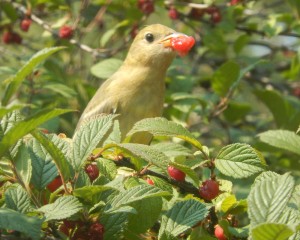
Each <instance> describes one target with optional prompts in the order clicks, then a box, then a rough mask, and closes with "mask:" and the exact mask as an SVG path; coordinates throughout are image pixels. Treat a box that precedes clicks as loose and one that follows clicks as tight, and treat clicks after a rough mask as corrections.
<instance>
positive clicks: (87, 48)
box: [7, 0, 110, 57]
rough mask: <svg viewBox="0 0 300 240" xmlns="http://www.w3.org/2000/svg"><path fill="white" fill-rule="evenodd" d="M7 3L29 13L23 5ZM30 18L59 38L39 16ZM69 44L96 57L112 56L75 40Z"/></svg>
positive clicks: (105, 51) (24, 12)
mask: <svg viewBox="0 0 300 240" xmlns="http://www.w3.org/2000/svg"><path fill="white" fill-rule="evenodd" d="M7 2H9V3H11V4H12V5H13V6H14V7H15V8H16V9H17V10H18V11H20V12H22V13H23V14H26V13H27V9H26V8H25V7H24V6H23V5H21V4H19V3H16V2H12V1H10V0H9V1H7ZM30 16H31V20H32V21H34V22H35V23H37V24H38V25H40V26H42V27H43V28H44V29H45V30H46V31H48V32H50V33H51V34H52V35H53V36H55V37H57V38H58V37H59V36H58V34H57V33H56V31H55V30H53V29H52V28H51V26H50V25H49V24H48V23H46V22H44V21H43V20H42V19H41V18H39V17H38V16H36V15H34V14H31V15H30ZM69 42H70V43H71V44H73V45H76V46H78V47H79V48H80V49H81V50H83V51H85V52H88V53H91V54H92V55H93V56H94V57H107V56H109V55H110V54H109V53H108V50H106V49H105V50H102V51H100V50H99V49H94V48H91V47H90V46H88V45H85V44H82V43H80V42H78V41H77V40H75V39H70V40H69Z"/></svg>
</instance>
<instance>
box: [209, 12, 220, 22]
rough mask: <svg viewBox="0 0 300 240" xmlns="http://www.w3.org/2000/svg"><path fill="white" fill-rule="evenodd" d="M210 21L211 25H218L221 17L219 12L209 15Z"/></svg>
mask: <svg viewBox="0 0 300 240" xmlns="http://www.w3.org/2000/svg"><path fill="white" fill-rule="evenodd" d="M211 21H212V22H213V23H219V22H221V21H222V15H221V12H220V11H216V12H214V13H212V14H211Z"/></svg>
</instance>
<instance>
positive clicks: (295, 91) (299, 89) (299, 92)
mask: <svg viewBox="0 0 300 240" xmlns="http://www.w3.org/2000/svg"><path fill="white" fill-rule="evenodd" d="M293 95H294V96H295V97H298V98H300V87H296V88H294V89H293Z"/></svg>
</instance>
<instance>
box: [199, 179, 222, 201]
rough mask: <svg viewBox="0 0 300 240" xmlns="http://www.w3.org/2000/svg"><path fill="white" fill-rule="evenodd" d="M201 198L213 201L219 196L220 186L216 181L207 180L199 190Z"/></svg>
mask: <svg viewBox="0 0 300 240" xmlns="http://www.w3.org/2000/svg"><path fill="white" fill-rule="evenodd" d="M199 193H200V196H201V197H202V198H203V199H204V200H212V199H214V198H215V197H216V196H218V195H219V184H218V182H216V181H214V180H211V179H210V180H206V181H204V182H203V183H202V186H201V187H200V188H199Z"/></svg>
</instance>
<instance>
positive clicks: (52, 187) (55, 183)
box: [47, 176, 62, 192]
mask: <svg viewBox="0 0 300 240" xmlns="http://www.w3.org/2000/svg"><path fill="white" fill-rule="evenodd" d="M61 185H62V180H61V178H60V176H57V177H56V178H54V179H53V181H52V182H51V183H49V184H48V186H47V188H48V189H49V191H50V192H54V191H56V190H57V189H58V188H59V187H60V186H61Z"/></svg>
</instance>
